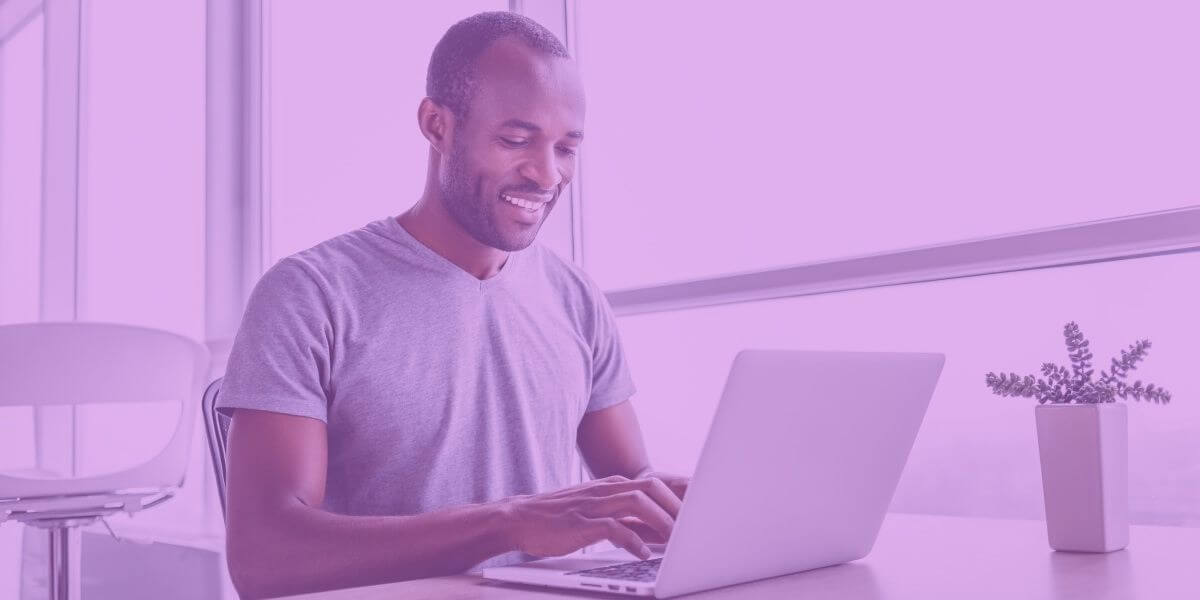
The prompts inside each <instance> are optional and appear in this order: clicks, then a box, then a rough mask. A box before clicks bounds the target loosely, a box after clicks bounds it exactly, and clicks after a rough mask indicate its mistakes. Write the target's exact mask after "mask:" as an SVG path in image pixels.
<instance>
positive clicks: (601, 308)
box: [586, 284, 636, 412]
mask: <svg viewBox="0 0 1200 600" xmlns="http://www.w3.org/2000/svg"><path fill="white" fill-rule="evenodd" d="M590 291H591V296H592V298H591V300H592V302H591V305H592V311H593V319H592V322H593V327H592V340H591V341H592V393H591V396H590V397H589V398H588V405H587V410H586V412H594V411H597V410H601V409H605V408H608V407H610V406H615V405H617V404H620V403H622V402H624V401H626V400H628V399H629V398H630V397H631V396H633V394H634V392H635V391H636V388H635V387H634V385H633V376H632V375H631V374H630V372H629V364H628V362H627V361H626V359H625V352H624V350H622V348H621V336H620V334H619V333H618V332H617V319H616V317H615V316H614V315H613V312H612V308H611V307H610V306H609V304H608V300H607V299H606V298H605V297H604V294H603V293H601V292H600V291H599V289H598V288H597V287H595V284H592V286H591V287H590Z"/></svg>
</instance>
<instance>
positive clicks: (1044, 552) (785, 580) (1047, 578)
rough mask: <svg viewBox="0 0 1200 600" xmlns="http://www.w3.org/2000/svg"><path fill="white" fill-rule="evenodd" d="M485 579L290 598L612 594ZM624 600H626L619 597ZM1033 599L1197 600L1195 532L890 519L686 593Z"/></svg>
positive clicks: (504, 598)
mask: <svg viewBox="0 0 1200 600" xmlns="http://www.w3.org/2000/svg"><path fill="white" fill-rule="evenodd" d="M621 597H622V596H617V595H608V594H598V593H589V592H579V593H576V592H570V591H561V592H560V591H557V590H549V589H547V588H536V587H524V586H515V585H509V584H501V583H496V582H490V581H486V580H484V579H481V578H479V577H476V576H473V575H457V576H453V577H438V578H433V579H421V580H416V581H407V582H402V583H393V584H386V585H377V586H371V587H363V588H354V589H348V590H338V591H334V592H324V593H319V594H309V595H304V596H295V597H293V598H295V599H301V598H303V599H305V600H383V599H385V598H386V599H388V600H394V599H399V598H452V599H454V600H509V599H516V598H527V599H532V600H559V599H568V598H573V599H579V598H591V599H598V598H609V599H615V598H621ZM624 597H626V598H632V596H624ZM683 597H684V598H688V599H689V600H732V599H735V598H739V599H743V598H752V599H755V600H758V599H763V600H770V599H776V598H779V599H782V598H788V599H792V598H814V599H815V598H836V599H839V600H860V599H861V600H866V599H872V600H874V599H893V598H894V599H921V600H933V599H948V598H970V599H971V600H989V599H995V600H1000V599H1003V600H1039V599H1063V598H1072V599H1074V598H1079V599H1081V600H1082V599H1087V600H1130V599H1135V598H1141V599H1147V600H1151V599H1152V600H1170V599H1174V598H1180V599H1182V598H1189V599H1192V600H1195V599H1200V528H1186V527H1147V526H1135V527H1133V528H1132V531H1130V543H1129V547H1128V548H1126V549H1125V550H1121V551H1119V552H1113V553H1110V554H1074V553H1064V552H1054V551H1052V550H1051V549H1050V546H1049V545H1048V544H1047V542H1046V526H1045V524H1044V523H1043V522H1041V521H1017V520H1000V519H976V518H963V517H942V516H927V515H907V514H896V513H893V514H889V515H888V517H887V519H886V520H885V521H884V524H883V529H882V530H881V531H880V534H879V540H878V542H877V543H876V544H875V548H874V550H872V551H871V553H870V554H869V555H867V557H866V558H864V559H862V560H858V561H854V562H853V563H849V564H845V565H838V566H834V567H827V568H824V569H817V570H814V571H808V572H805V573H796V574H792V575H785V576H783V577H776V578H774V579H767V580H763V581H757V582H752V583H746V584H742V585H737V586H731V587H727V588H723V589H719V590H712V591H708V592H702V593H698V594H692V595H689V596H683Z"/></svg>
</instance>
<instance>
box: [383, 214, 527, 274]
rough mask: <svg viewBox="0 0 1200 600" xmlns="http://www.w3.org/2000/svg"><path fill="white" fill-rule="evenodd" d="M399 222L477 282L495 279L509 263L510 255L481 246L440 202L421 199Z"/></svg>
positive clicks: (400, 217)
mask: <svg viewBox="0 0 1200 600" xmlns="http://www.w3.org/2000/svg"><path fill="white" fill-rule="evenodd" d="M396 220H397V221H398V222H399V223H400V226H401V227H403V228H404V229H405V231H407V232H408V233H409V235H411V236H413V237H414V238H416V240H417V241H418V242H421V243H422V244H424V245H425V246H427V247H429V249H430V250H433V251H434V252H436V253H438V254H439V255H441V256H442V257H443V258H445V259H446V260H448V261H450V262H452V263H454V264H455V265H458V267H459V268H460V269H462V270H463V271H466V272H467V273H469V274H470V275H471V276H473V277H475V278H476V279H479V280H484V279H489V278H491V277H493V276H495V275H496V274H497V273H499V272H500V269H502V268H503V267H504V263H505V261H507V260H508V252H505V251H503V250H498V249H496V248H492V247H491V246H485V245H483V244H481V243H479V241H478V240H476V239H475V238H473V237H471V234H469V233H467V232H466V231H464V230H463V228H462V227H460V226H459V225H458V223H456V222H455V221H454V219H453V218H452V217H451V216H450V215H449V214H447V213H446V211H445V210H444V209H442V207H441V204H440V203H438V202H435V201H431V200H430V199H428V198H425V197H423V198H421V199H420V200H419V201H418V202H417V203H416V204H415V205H413V207H412V208H410V209H408V210H407V211H405V212H404V213H403V214H401V215H400V216H398V217H396Z"/></svg>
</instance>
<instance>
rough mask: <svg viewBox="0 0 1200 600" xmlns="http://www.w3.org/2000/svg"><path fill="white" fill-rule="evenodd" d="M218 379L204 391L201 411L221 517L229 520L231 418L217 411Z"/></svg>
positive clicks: (219, 392) (219, 381) (219, 386)
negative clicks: (227, 462)
mask: <svg viewBox="0 0 1200 600" xmlns="http://www.w3.org/2000/svg"><path fill="white" fill-rule="evenodd" d="M223 379H224V378H223V377H218V378H217V379H216V380H214V381H213V382H212V383H210V384H208V388H207V389H205V390H204V398H203V399H202V400H201V402H200V409H201V411H203V413H204V432H205V433H206V434H207V435H208V454H209V457H210V458H212V468H213V475H214V476H215V479H216V481H217V496H218V497H219V498H220V500H221V516H222V517H226V518H227V513H226V508H225V473H226V467H225V444H226V442H227V441H228V440H229V422H230V418H229V417H227V416H225V415H224V414H221V412H220V411H218V410H217V398H218V397H219V396H220V394H221V381H222V380H223Z"/></svg>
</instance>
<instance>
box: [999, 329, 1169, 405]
mask: <svg viewBox="0 0 1200 600" xmlns="http://www.w3.org/2000/svg"><path fill="white" fill-rule="evenodd" d="M1063 337H1064V338H1066V343H1067V356H1068V358H1070V360H1071V368H1070V369H1068V368H1066V367H1063V366H1060V365H1057V364H1055V363H1043V364H1042V377H1034V376H1033V375H1026V376H1024V377H1021V376H1019V375H1017V374H1016V373H1007V374H1006V373H1001V374H999V375H997V374H995V373H988V374H987V378H986V381H987V386H988V387H989V388H991V389H992V392H993V393H995V394H997V395H999V396H1020V397H1023V398H1037V400H1038V403H1039V404H1045V403H1047V402H1050V403H1052V404H1071V403H1075V404H1098V403H1101V402H1115V401H1116V399H1117V398H1121V399H1122V400H1127V399H1129V398H1130V397H1133V399H1134V400H1137V401H1141V400H1146V401H1147V402H1154V403H1155V404H1166V403H1168V402H1170V401H1171V393H1170V392H1168V391H1167V390H1166V389H1164V388H1162V387H1159V386H1156V385H1154V384H1153V383H1151V384H1146V385H1143V384H1142V382H1141V380H1137V381H1134V383H1133V384H1132V385H1130V384H1129V383H1127V382H1126V377H1127V376H1128V375H1129V372H1130V371H1132V370H1134V369H1136V368H1137V363H1138V362H1140V361H1142V360H1143V359H1145V358H1146V351H1147V350H1149V349H1150V340H1139V341H1138V342H1136V343H1134V344H1130V345H1129V348H1128V349H1126V350H1122V351H1121V357H1120V359H1117V358H1113V359H1112V363H1111V365H1110V367H1109V369H1108V370H1107V371H1105V370H1101V371H1100V378H1099V379H1098V380H1096V381H1093V380H1092V374H1093V373H1094V372H1095V370H1094V369H1093V368H1092V352H1091V350H1089V349H1088V341H1087V338H1085V337H1084V336H1083V332H1082V331H1080V330H1079V325H1077V324H1076V323H1075V322H1074V321H1072V322H1070V323H1067V325H1066V327H1064V328H1063Z"/></svg>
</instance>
